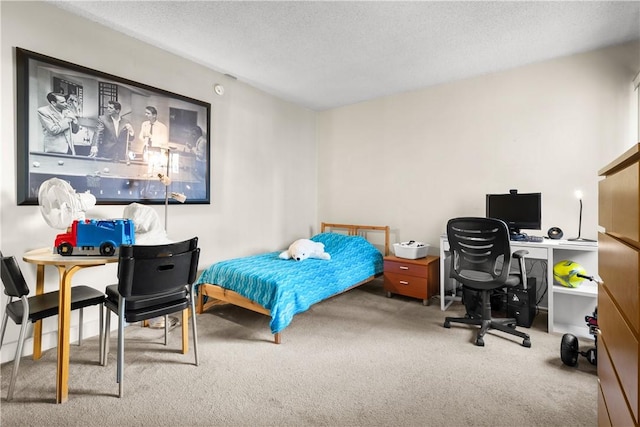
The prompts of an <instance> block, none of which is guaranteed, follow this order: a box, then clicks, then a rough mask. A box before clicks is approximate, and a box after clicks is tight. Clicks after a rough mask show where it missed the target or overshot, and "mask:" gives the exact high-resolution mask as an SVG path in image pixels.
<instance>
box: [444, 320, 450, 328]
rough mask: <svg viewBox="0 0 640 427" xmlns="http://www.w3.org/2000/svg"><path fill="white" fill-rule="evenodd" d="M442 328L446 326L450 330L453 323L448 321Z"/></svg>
mask: <svg viewBox="0 0 640 427" xmlns="http://www.w3.org/2000/svg"><path fill="white" fill-rule="evenodd" d="M442 326H444V327H445V328H447V329H449V328H451V323H449V321H448V320H445V321H444V325H442Z"/></svg>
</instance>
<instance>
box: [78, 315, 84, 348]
mask: <svg viewBox="0 0 640 427" xmlns="http://www.w3.org/2000/svg"><path fill="white" fill-rule="evenodd" d="M78 319H79V324H78V346H81V345H82V325H84V307H80V315H79V317H78Z"/></svg>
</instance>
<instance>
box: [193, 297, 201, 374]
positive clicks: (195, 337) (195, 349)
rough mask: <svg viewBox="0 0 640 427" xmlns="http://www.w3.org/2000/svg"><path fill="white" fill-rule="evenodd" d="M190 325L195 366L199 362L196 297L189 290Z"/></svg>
mask: <svg viewBox="0 0 640 427" xmlns="http://www.w3.org/2000/svg"><path fill="white" fill-rule="evenodd" d="M191 327H192V329H193V352H194V353H195V356H196V366H198V365H199V364H200V361H199V360H198V327H197V325H196V299H195V297H194V296H193V291H192V292H191Z"/></svg>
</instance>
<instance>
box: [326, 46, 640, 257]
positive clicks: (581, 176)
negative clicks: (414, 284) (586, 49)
mask: <svg viewBox="0 0 640 427" xmlns="http://www.w3.org/2000/svg"><path fill="white" fill-rule="evenodd" d="M639 69H640V44H638V43H635V44H627V45H623V46H618V47H615V48H609V49H604V50H600V51H595V52H590V53H585V54H581V55H575V56H571V57H566V58H561V59H557V60H553V61H548V62H543V63H538V64H533V65H529V66H525V67H521V68H517V69H513V70H510V71H506V72H501V73H495V74H490V75H485V76H481V77H477V78H473V79H468V80H463V81H458V82H454V83H450V84H443V85H440V86H435V87H430V88H426V89H424V90H421V91H415V92H410V93H404V94H399V95H396V96H390V97H385V98H380V99H376V100H373V101H369V102H363V103H359V104H356V105H351V106H346V107H343V108H339V109H335V110H330V111H326V112H323V113H320V114H319V115H318V141H319V160H318V162H319V163H318V164H319V172H318V173H319V175H318V191H319V197H318V200H319V205H318V206H319V207H318V217H319V218H320V219H321V220H323V221H343V222H355V223H367V224H374V225H380V224H387V225H389V226H391V228H392V229H393V230H395V232H396V233H395V235H394V238H395V239H396V241H406V240H410V239H414V240H422V241H425V242H428V243H430V244H431V245H432V246H433V247H432V248H431V251H432V253H433V254H437V253H438V246H439V236H440V234H442V233H443V232H444V230H445V226H446V221H447V220H448V219H449V218H451V217H456V216H467V215H469V216H484V214H485V211H484V209H485V194H487V193H503V192H508V191H509V189H518V190H519V191H520V192H538V191H539V192H542V195H543V211H542V228H543V229H542V231H538V232H534V231H529V233H530V234H537V235H544V234H546V231H547V230H548V229H549V228H550V227H552V226H558V227H560V228H562V229H563V230H564V233H565V236H566V237H567V238H570V237H576V236H577V233H578V213H579V203H578V201H577V199H575V198H574V191H575V190H576V189H581V190H582V191H583V192H584V199H583V201H584V213H583V224H582V236H583V237H590V238H596V226H597V215H598V212H597V209H598V207H597V200H598V198H597V181H598V176H597V171H598V170H599V169H600V168H602V167H603V166H604V165H606V164H607V163H609V162H610V161H611V160H613V159H614V158H615V157H617V156H618V155H619V154H621V153H622V152H623V151H624V150H626V149H627V148H629V147H630V146H631V145H633V144H635V143H637V142H638V135H637V132H636V131H635V130H634V127H635V125H636V121H635V120H634V119H632V113H631V112H630V110H632V109H633V108H632V106H633V98H632V96H633V85H632V80H633V77H634V76H635V74H636V73H637V72H638V70H639ZM635 102H637V100H636V101H635ZM635 114H637V112H636V113H635Z"/></svg>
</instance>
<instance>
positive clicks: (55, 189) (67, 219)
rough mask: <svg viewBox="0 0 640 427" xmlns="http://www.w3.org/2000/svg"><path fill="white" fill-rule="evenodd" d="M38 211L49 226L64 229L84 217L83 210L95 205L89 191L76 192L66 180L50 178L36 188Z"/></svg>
mask: <svg viewBox="0 0 640 427" xmlns="http://www.w3.org/2000/svg"><path fill="white" fill-rule="evenodd" d="M38 204H39V205H40V213H41V214H42V217H43V218H44V220H45V221H46V222H47V224H49V225H50V226H51V227H53V228H56V229H59V230H66V229H67V227H69V226H70V225H71V224H72V223H73V221H74V220H76V219H78V220H83V219H85V212H86V211H87V210H89V209H91V208H92V207H94V206H95V205H96V197H95V196H94V195H93V194H91V193H76V190H74V189H73V187H71V185H70V184H69V183H68V182H67V181H63V180H61V179H59V178H50V179H48V180H46V181H44V182H43V183H42V185H40V189H39V190H38Z"/></svg>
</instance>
